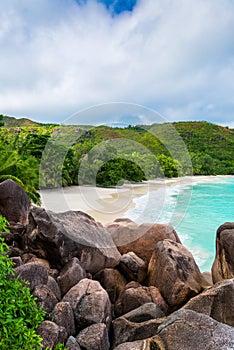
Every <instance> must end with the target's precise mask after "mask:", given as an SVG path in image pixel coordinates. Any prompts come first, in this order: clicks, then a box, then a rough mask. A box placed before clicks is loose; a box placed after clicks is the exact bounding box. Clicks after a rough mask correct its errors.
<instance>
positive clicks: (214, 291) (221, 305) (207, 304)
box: [183, 279, 234, 327]
mask: <svg viewBox="0 0 234 350" xmlns="http://www.w3.org/2000/svg"><path fill="white" fill-rule="evenodd" d="M183 309H190V310H194V311H196V312H200V313H203V314H206V315H208V316H210V317H212V318H214V319H215V320H216V321H218V322H222V323H226V324H228V325H229V326H232V327H234V279H230V280H225V281H222V282H220V283H217V284H215V285H214V286H213V287H211V288H209V289H207V290H205V291H204V292H202V293H201V294H199V295H198V296H196V297H194V298H192V299H190V300H189V302H188V303H187V304H186V305H185V306H184V307H183Z"/></svg>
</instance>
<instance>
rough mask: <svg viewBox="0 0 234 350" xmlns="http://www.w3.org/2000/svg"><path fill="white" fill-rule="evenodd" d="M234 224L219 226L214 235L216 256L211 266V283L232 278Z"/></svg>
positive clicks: (233, 275)
mask: <svg viewBox="0 0 234 350" xmlns="http://www.w3.org/2000/svg"><path fill="white" fill-rule="evenodd" d="M233 252H234V222H226V223H225V224H223V225H221V226H220V227H219V228H218V230H217V233H216V256H215V260H214V263H213V266H212V277H213V282H214V283H216V282H220V281H222V280H224V279H230V278H234V254H233Z"/></svg>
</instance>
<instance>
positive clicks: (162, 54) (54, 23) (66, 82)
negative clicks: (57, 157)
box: [0, 0, 234, 124]
mask: <svg viewBox="0 0 234 350" xmlns="http://www.w3.org/2000/svg"><path fill="white" fill-rule="evenodd" d="M233 33H234V3H233V1H230V0H223V1H222V2H221V1H219V0H206V1H204V0H196V1H194V0H177V1H174V0H158V1H157V2H156V1H155V0H139V1H138V5H137V6H136V7H135V9H134V11H133V12H132V13H128V12H126V13H123V14H121V15H120V16H115V17H114V18H113V17H111V15H110V14H109V13H108V12H107V10H106V8H105V7H104V6H103V5H102V4H100V3H99V4H97V3H96V2H95V1H94V0H93V1H92V0H90V1H89V2H88V4H87V5H83V6H79V5H77V3H76V2H75V0H38V1H34V0H21V1H18V0H11V1H9V0H1V2H0V49H1V55H0V77H1V78H0V106H1V111H0V113H6V114H13V115H28V116H31V117H33V118H36V119H38V120H47V121H49V120H50V121H52V120H57V121H62V120H64V119H65V118H66V117H67V116H69V115H70V114H71V113H74V112H75V111H76V110H79V109H81V108H84V107H89V106H91V105H93V104H99V103H103V102H108V101H126V102H133V103H139V104H143V105H145V106H147V107H151V108H155V109H156V110H158V111H159V112H160V113H162V114H164V115H165V117H167V118H168V119H179V120H182V119H207V120H211V121H215V122H219V121H220V123H221V122H223V123H229V124H230V123H231V122H232V121H233V119H234V115H233V110H234V108H233V107H234V102H233V93H234V79H233V78H234V64H233V63H234V35H233ZM207 106H208V107H209V106H213V107H212V108H208V107H207ZM219 119H220V120H219Z"/></svg>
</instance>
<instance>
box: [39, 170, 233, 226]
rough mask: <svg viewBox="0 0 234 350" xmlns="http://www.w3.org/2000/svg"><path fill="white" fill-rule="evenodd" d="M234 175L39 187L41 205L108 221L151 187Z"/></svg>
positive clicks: (125, 210) (117, 215) (118, 214)
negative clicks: (97, 185)
mask: <svg viewBox="0 0 234 350" xmlns="http://www.w3.org/2000/svg"><path fill="white" fill-rule="evenodd" d="M227 177H232V178H233V177H234V176H221V175H220V176H186V177H179V178H172V179H155V180H150V181H145V182H142V183H137V184H128V183H126V184H124V186H122V187H116V188H115V187H113V188H101V187H94V186H71V187H65V188H60V189H52V190H41V191H40V194H41V198H42V207H44V208H46V209H49V210H52V211H55V212H63V211H67V210H80V211H84V212H86V213H88V214H89V215H91V216H93V217H94V218H95V219H96V220H97V221H100V222H102V223H103V224H105V223H107V222H111V221H113V220H115V219H116V218H120V217H123V216H124V214H125V213H126V212H127V210H129V209H130V208H132V207H133V206H134V198H137V197H139V196H143V195H147V194H148V193H149V191H151V190H157V189H158V190H161V191H164V190H165V189H166V188H167V187H169V186H173V185H182V186H184V185H187V184H188V185H189V184H195V183H197V182H204V181H214V180H215V179H217V180H218V179H221V178H227Z"/></svg>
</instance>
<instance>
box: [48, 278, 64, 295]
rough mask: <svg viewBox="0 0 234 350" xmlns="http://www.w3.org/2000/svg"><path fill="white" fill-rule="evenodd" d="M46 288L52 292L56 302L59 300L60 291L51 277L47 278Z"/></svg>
mask: <svg viewBox="0 0 234 350" xmlns="http://www.w3.org/2000/svg"><path fill="white" fill-rule="evenodd" d="M47 286H48V287H49V288H50V289H51V290H52V292H53V293H54V295H55V296H56V298H57V299H58V300H61V291H60V289H59V286H58V283H57V282H56V281H55V279H54V278H53V277H51V276H49V277H48V282H47Z"/></svg>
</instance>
